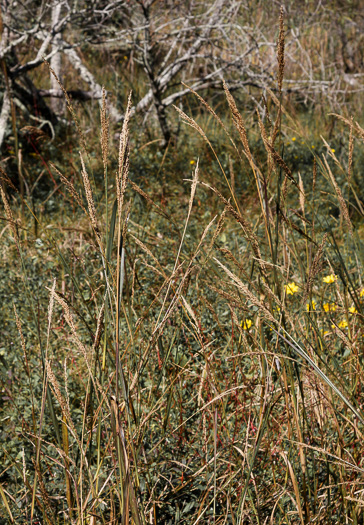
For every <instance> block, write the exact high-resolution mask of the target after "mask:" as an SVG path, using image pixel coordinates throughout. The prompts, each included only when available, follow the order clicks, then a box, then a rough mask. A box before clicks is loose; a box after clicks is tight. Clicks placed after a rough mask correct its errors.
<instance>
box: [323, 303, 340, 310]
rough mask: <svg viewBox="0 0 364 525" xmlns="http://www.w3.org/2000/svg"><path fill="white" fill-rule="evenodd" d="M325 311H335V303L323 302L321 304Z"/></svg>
mask: <svg viewBox="0 0 364 525" xmlns="http://www.w3.org/2000/svg"><path fill="white" fill-rule="evenodd" d="M323 307H324V310H325V312H335V310H336V308H337V306H336V304H335V303H324V304H323Z"/></svg>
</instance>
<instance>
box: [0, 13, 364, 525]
mask: <svg viewBox="0 0 364 525" xmlns="http://www.w3.org/2000/svg"><path fill="white" fill-rule="evenodd" d="M278 24H279V31H278V30H277V34H278V42H277V46H276V54H277V55H276V57H275V60H276V62H277V64H278V69H277V71H278V73H277V76H276V89H275V91H272V90H268V89H267V92H266V96H265V97H263V98H262V99H260V102H259V105H258V107H257V110H256V112H254V114H251V115H249V117H247V118H245V117H244V116H243V115H244V112H243V111H242V107H241V103H240V101H239V100H238V99H237V98H236V97H234V95H233V93H232V92H231V91H230V89H229V83H228V82H224V83H223V85H222V86H221V93H222V94H223V96H224V102H220V105H219V108H216V109H213V108H212V106H213V104H212V103H210V102H206V101H205V100H204V99H203V98H202V97H201V96H200V94H197V93H196V92H191V94H190V98H189V99H188V100H189V108H190V110H188V109H186V107H185V108H184V109H183V110H182V109H181V108H180V107H174V109H173V112H174V113H173V115H174V118H173V120H172V121H171V122H172V124H173V126H174V127H175V128H176V129H177V128H180V130H181V131H180V136H179V137H178V138H176V142H175V143H173V141H172V140H171V141H170V142H169V144H168V146H167V147H166V148H164V149H160V148H159V146H158V140H156V139H155V138H154V137H151V140H149V141H148V142H146V141H145V142H144V143H143V144H141V143H138V140H137V135H138V133H140V129H138V127H137V126H136V125H135V119H136V117H135V115H134V116H133V107H134V106H133V103H134V104H135V102H133V95H132V94H131V95H130V96H129V98H128V100H127V103H126V107H125V108H124V109H123V111H124V113H123V114H124V118H123V122H122V125H121V126H120V128H119V129H118V146H117V148H115V131H116V129H117V128H114V127H113V125H111V124H110V120H109V112H108V101H107V97H106V92H105V91H103V96H102V106H101V119H100V124H96V122H92V120H91V124H92V127H91V128H90V129H91V133H85V126H84V122H83V120H82V119H84V116H83V115H84V114H83V113H82V112H81V111H80V110H79V108H77V106H75V104H74V103H73V102H72V101H71V100H70V99H68V100H67V104H68V109H69V110H70V115H71V118H72V119H73V121H74V124H75V125H76V128H75V129H77V134H78V144H77V146H76V145H75V138H74V137H72V140H70V139H67V138H63V139H62V140H64V142H63V144H62V143H60V144H59V146H58V148H59V149H58V152H57V151H56V148H53V151H52V148H51V147H50V148H49V150H47V149H46V148H45V147H44V152H43V151H42V146H41V142H40V140H42V139H44V137H43V135H42V134H41V133H39V134H38V136H35V135H34V133H35V131H34V129H35V128H32V129H33V130H28V132H29V133H30V135H31V140H32V141H33V143H34V144H35V145H36V146H37V151H38V157H37V159H36V160H37V161H40V162H41V164H42V168H41V169H43V172H42V175H40V177H42V176H43V175H44V173H46V174H47V177H48V178H49V181H54V186H53V187H51V184H52V182H49V183H48V185H44V186H42V185H41V183H40V182H39V180H38V179H34V177H33V179H32V180H31V176H32V174H33V172H32V168H31V160H32V157H31V156H30V155H28V157H27V159H28V162H29V164H28V165H27V164H26V163H25V162H23V161H22V158H21V155H19V154H18V156H17V161H18V162H17V164H16V168H17V169H16V174H17V175H19V177H20V178H19V180H20V181H21V182H20V183H19V184H17V182H16V179H14V177H12V176H11V173H10V174H9V173H7V172H6V171H5V170H4V169H3V168H1V185H0V189H1V199H2V202H3V208H2V209H3V211H2V213H1V215H2V217H1V220H2V224H3V227H2V228H1V231H0V242H1V253H2V265H1V288H0V292H1V293H2V295H3V313H4V325H3V326H4V342H3V343H2V342H0V361H1V365H2V367H3V372H2V373H1V375H0V377H1V388H2V401H3V406H2V407H1V411H0V416H1V422H2V429H1V434H0V435H1V437H2V448H1V458H2V468H1V472H0V505H1V506H2V511H1V513H0V523H1V524H2V523H4V524H5V523H19V524H20V523H33V524H34V525H35V524H39V523H44V524H49V525H53V524H61V523H67V524H68V523H70V524H71V523H72V524H75V525H76V524H77V525H81V524H88V525H96V524H110V525H111V524H113V523H122V524H127V523H133V524H137V525H139V524H147V523H155V524H157V523H158V524H160V523H163V524H164V523H165V524H172V523H181V524H182V523H188V524H191V525H192V524H197V523H201V524H202V523H206V524H207V523H214V524H221V525H222V524H232V525H245V524H246V525H248V524H260V525H263V524H287V525H288V524H300V525H303V524H308V523H321V524H329V523H332V524H334V523H335V524H336V523H348V524H349V523H350V524H356V525H359V524H363V522H364V512H363V506H364V499H363V473H364V464H363V429H364V410H363V386H364V385H362V381H363V377H364V376H363V373H362V372H363V370H362V367H364V361H363V349H364V342H363V337H364V331H363V326H364V322H363V321H364V317H363V313H364V284H363V282H362V277H363V263H364V251H363V235H364V230H363V225H362V220H363V215H364V200H363V191H362V185H361V177H362V176H361V175H360V171H359V166H360V159H361V158H362V157H361V153H360V151H361V150H362V149H363V141H364V129H363V127H362V126H361V124H360V122H358V121H357V119H356V118H355V117H354V118H350V116H349V117H348V116H347V111H346V109H345V107H344V108H343V111H342V112H341V114H340V115H339V114H337V115H331V117H328V116H327V117H326V118H328V119H330V126H328V127H326V128H325V127H324V126H321V127H319V125H318V121H316V124H317V126H316V127H318V128H319V129H318V130H317V129H316V130H315V129H313V128H314V127H313V124H312V122H310V115H309V118H308V124H307V123H306V120H305V119H306V115H300V114H299V113H298V110H297V107H298V105H296V106H294V101H293V100H292V93H287V91H286V90H285V80H284V75H285V66H286V67H290V66H287V62H288V60H287V55H286V50H285V34H286V31H285V20H284V16H283V10H281V16H280V19H279V21H277V26H278ZM291 71H292V70H291ZM186 89H187V88H186ZM66 95H67V93H66ZM219 100H221V99H219ZM296 102H297V101H296ZM336 102H337V101H336ZM339 105H340V104H339ZM196 108H197V109H196ZM171 111H172V110H171ZM319 111H320V113H321V114H322V113H324V109H323V108H322V107H320V108H319ZM312 119H313V117H312ZM332 122H335V127H336V128H338V129H339V130H340V131H339V132H338V133H336V134H335V133H334V131H333V130H334V124H332ZM321 130H322V131H323V132H327V136H326V137H325V138H324V137H322V138H320V139H318V134H319V133H320V131H321ZM91 135H93V136H91ZM96 135H97V137H96ZM339 137H340V140H339ZM96 138H97V141H96ZM143 138H145V135H143ZM73 150H75V151H73ZM50 153H52V154H53V155H50V156H49V158H48V157H47V155H48V154H50ZM19 159H20V160H19ZM34 162H35V159H34ZM3 166H4V167H5V166H10V167H11V162H10V161H9V158H8V160H7V161H6V160H5V161H4V163H3ZM148 170H149V171H148ZM37 185H38V186H37ZM35 188H37V191H39V194H40V195H42V192H43V193H44V195H43V196H44V198H41V197H38V198H36V197H35V195H34V194H33V190H34V189H35Z"/></svg>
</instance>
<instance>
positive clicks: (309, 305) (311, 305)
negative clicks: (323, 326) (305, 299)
mask: <svg viewBox="0 0 364 525" xmlns="http://www.w3.org/2000/svg"><path fill="white" fill-rule="evenodd" d="M306 310H307V311H308V312H309V311H310V310H316V301H312V303H311V304H310V303H307V304H306Z"/></svg>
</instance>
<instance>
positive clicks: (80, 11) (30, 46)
mask: <svg viewBox="0 0 364 525" xmlns="http://www.w3.org/2000/svg"><path fill="white" fill-rule="evenodd" d="M337 1H338V2H339V0H337ZM339 3H340V2H339ZM279 4H280V2H278V0H277V1H276V0H272V1H271V2H267V1H266V0H255V1H253V2H250V3H247V2H244V1H242V0H204V1H202V0H163V1H160V0H159V1H158V0H77V1H76V0H51V1H50V2H44V1H40V0H22V1H19V0H0V6H1V13H0V31H1V40H0V64H1V67H2V70H3V77H2V78H0V87H1V89H2V100H1V111H0V147H1V144H2V142H3V140H4V138H5V133H6V125H7V122H8V121H9V118H10V114H11V108H12V107H13V108H14V107H17V108H18V110H19V111H21V112H22V113H23V114H24V115H26V117H27V119H28V120H29V119H30V120H33V121H34V123H35V124H36V125H38V126H48V127H49V128H50V129H51V128H52V127H53V126H54V125H55V124H57V122H58V121H59V120H60V119H62V105H60V103H59V100H60V99H62V98H63V92H62V90H61V89H60V86H59V85H58V83H57V81H56V80H55V78H54V77H52V78H51V82H50V88H49V87H48V86H46V85H44V84H43V82H42V83H41V85H39V79H38V80H37V81H35V79H34V75H33V71H34V70H35V69H36V68H38V67H39V66H41V65H42V64H43V62H44V60H47V61H48V62H50V64H51V66H52V69H53V70H54V71H55V73H56V74H57V76H59V77H60V76H61V73H62V69H65V68H71V69H73V70H74V71H75V74H77V76H78V78H80V80H82V82H83V83H85V84H86V85H87V86H88V88H87V89H74V90H71V91H69V94H70V95H71V96H72V97H73V98H74V99H79V100H91V99H96V100H99V101H100V103H101V93H102V86H101V83H102V82H101V80H99V79H98V73H97V71H93V70H90V68H89V67H87V65H86V63H85V61H84V60H83V56H84V53H83V52H84V51H87V50H88V49H89V48H93V49H94V50H97V49H100V50H101V49H113V50H116V51H117V52H119V53H120V54H121V53H122V54H123V55H126V56H127V57H128V62H129V64H132V65H133V67H134V68H135V71H136V76H137V82H138V88H139V89H138V91H139V92H140V91H142V92H143V95H142V96H141V98H140V99H139V100H135V106H134V108H133V112H137V113H142V114H145V115H150V114H153V113H154V115H156V118H157V121H158V123H159V126H160V129H161V132H162V136H163V141H164V143H165V144H167V143H168V141H169V140H170V139H171V137H172V136H173V129H172V125H171V121H170V119H169V118H168V107H169V106H170V105H171V104H172V103H176V101H178V100H179V99H182V97H184V96H185V95H186V94H187V93H188V92H189V89H188V88H186V87H184V86H183V85H182V84H181V82H184V83H185V84H186V85H188V86H189V87H191V88H192V89H193V90H195V91H202V90H211V89H214V88H219V89H221V84H222V79H223V78H224V79H226V80H227V81H228V82H229V87H230V89H232V90H240V91H241V92H243V93H248V95H249V96H253V95H252V93H251V92H250V88H251V87H252V89H253V94H254V88H255V87H256V88H259V92H261V90H262V89H263V90H265V89H266V88H267V87H269V88H271V89H275V80H274V78H275V69H276V50H275V45H276V44H275V42H276V27H277V23H276V21H277V19H278V10H279ZM329 4H330V3H329V2H326V1H324V0H322V1H319V2H317V5H316V8H315V9H314V10H310V9H308V8H307V7H305V6H306V3H305V2H302V1H296V2H293V0H287V2H285V10H286V27H287V31H286V33H287V34H286V73H285V80H284V84H283V88H284V89H285V90H286V91H287V92H290V93H293V94H296V95H297V96H298V97H301V98H302V99H303V102H308V101H310V100H314V99H315V97H316V96H317V94H319V95H322V94H324V95H325V97H328V98H329V100H330V102H331V103H332V104H333V105H335V104H338V103H340V100H342V97H345V96H346V95H347V93H348V91H353V92H357V91H361V90H362V89H363V82H362V81H363V78H362V73H361V71H360V65H359V66H357V65H356V69H355V68H354V69H353V68H352V66H351V63H352V62H353V57H355V59H356V60H357V57H358V56H359V55H360V56H361V57H362V56H363V53H361V54H358V53H357V52H356V51H355V49H353V42H356V40H357V41H358V42H359V44H358V45H361V46H362V44H363V39H362V38H361V40H360V39H355V38H353V37H351V39H350V38H349V36H350V34H349V33H350V31H351V32H352V34H354V33H355V35H357V34H359V33H360V31H361V30H362V25H363V24H362V18H359V17H358V16H354V15H355V13H354V12H353V14H352V18H351V19H350V20H348V17H347V15H346V18H345V20H346V21H345V23H342V18H340V13H341V11H340V9H339V11H338V10H337V9H336V8H335V13H337V12H339V18H336V19H335V18H334V17H332V16H331V15H330V5H329ZM336 7H337V6H336ZM305 9H306V11H304V10H305ZM343 9H344V8H343ZM274 10H275V11H276V12H275V13H274ZM303 13H304V15H305V16H302V14H303ZM342 14H343V16H344V11H342ZM333 24H334V26H335V27H334V26H333ZM335 24H336V25H335ZM348 28H349V29H348ZM353 28H354V29H355V31H354V33H353V31H352V30H353ZM310 31H311V32H312V34H322V35H323V41H325V42H328V43H327V44H326V48H325V49H324V50H323V51H322V52H321V51H315V52H313V51H312V50H311V49H307V48H306V45H305V42H306V40H307V35H308V34H310ZM338 34H339V35H340V38H337V35H338ZM347 35H349V36H347ZM355 35H354V36H355ZM338 41H339V44H338V43H337V42H338ZM360 42H361V44H360ZM340 46H341V47H340ZM81 51H82V52H81ZM340 53H341V56H343V57H344V63H345V64H346V66H345V67H344V68H343V66H342V63H341V62H343V61H342V60H341V62H340V60H336V58H335V57H336V56H338V55H340ZM361 60H362V59H361ZM353 63H354V62H353ZM358 68H359V69H358ZM91 69H92V68H91ZM43 78H45V77H43ZM48 78H49V77H48V75H47V82H48ZM65 87H66V89H67V86H65ZM340 97H341V98H340ZM48 99H49V100H50V101H51V102H50V104H48V103H47V100H48ZM35 108H36V111H35ZM151 110H154V111H151ZM109 111H110V116H111V118H112V119H113V120H114V121H120V120H122V119H123V114H122V112H120V111H119V110H118V108H117V106H115V105H113V104H112V103H111V101H109Z"/></svg>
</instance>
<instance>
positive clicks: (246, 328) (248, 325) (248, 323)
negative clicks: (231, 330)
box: [240, 319, 252, 330]
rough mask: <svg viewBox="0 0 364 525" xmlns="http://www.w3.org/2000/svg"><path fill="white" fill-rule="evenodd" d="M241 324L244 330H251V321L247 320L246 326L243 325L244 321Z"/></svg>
mask: <svg viewBox="0 0 364 525" xmlns="http://www.w3.org/2000/svg"><path fill="white" fill-rule="evenodd" d="M240 324H241V325H242V327H243V330H249V328H250V327H251V325H252V322H251V320H250V319H245V321H244V324H243V321H242V322H241V323H240Z"/></svg>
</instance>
